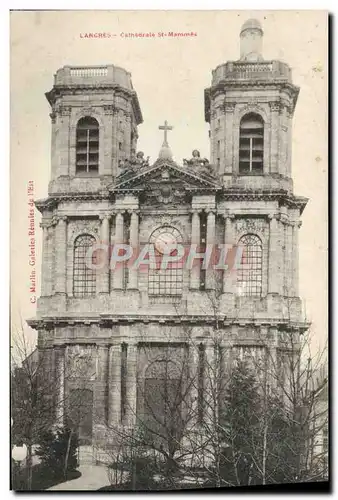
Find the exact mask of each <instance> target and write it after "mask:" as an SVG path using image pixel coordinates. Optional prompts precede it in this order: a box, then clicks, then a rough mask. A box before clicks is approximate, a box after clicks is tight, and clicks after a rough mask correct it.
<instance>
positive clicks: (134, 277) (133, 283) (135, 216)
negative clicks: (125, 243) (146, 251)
mask: <svg viewBox="0 0 338 500" xmlns="http://www.w3.org/2000/svg"><path fill="white" fill-rule="evenodd" d="M138 233H139V213H138V211H132V212H131V216H130V237H129V244H130V246H131V248H132V249H133V255H135V254H137V252H138V250H139V234H138ZM128 289H130V290H137V289H138V269H134V268H132V267H130V268H129V273H128Z"/></svg>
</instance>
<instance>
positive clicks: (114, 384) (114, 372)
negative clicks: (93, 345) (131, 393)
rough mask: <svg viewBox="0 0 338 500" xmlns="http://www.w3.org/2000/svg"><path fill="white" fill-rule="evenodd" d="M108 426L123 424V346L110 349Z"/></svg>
mask: <svg viewBox="0 0 338 500" xmlns="http://www.w3.org/2000/svg"><path fill="white" fill-rule="evenodd" d="M108 359H109V367H108V379H109V380H108V425H109V426H110V427H114V426H117V425H119V424H120V423H121V344H117V345H112V346H110V347H109V354H108Z"/></svg>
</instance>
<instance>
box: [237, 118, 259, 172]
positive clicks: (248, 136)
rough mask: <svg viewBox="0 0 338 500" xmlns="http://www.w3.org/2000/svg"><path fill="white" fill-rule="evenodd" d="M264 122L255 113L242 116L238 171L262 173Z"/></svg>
mask: <svg viewBox="0 0 338 500" xmlns="http://www.w3.org/2000/svg"><path fill="white" fill-rule="evenodd" d="M263 156H264V122H263V119H262V117H261V116H259V115H257V114H256V113H249V114H247V115H245V116H243V118H242V120H241V124H240V137H239V173H240V174H261V173H263Z"/></svg>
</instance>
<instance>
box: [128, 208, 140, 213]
mask: <svg viewBox="0 0 338 500" xmlns="http://www.w3.org/2000/svg"><path fill="white" fill-rule="evenodd" d="M126 212H127V214H130V215H133V214H134V215H139V213H140V210H139V209H138V208H137V209H134V208H127V210H126Z"/></svg>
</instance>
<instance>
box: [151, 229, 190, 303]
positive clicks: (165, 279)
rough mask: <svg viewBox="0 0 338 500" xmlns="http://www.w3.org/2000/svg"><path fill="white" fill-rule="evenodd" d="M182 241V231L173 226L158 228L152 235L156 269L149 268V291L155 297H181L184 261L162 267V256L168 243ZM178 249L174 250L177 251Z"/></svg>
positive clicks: (174, 243) (172, 298)
mask: <svg viewBox="0 0 338 500" xmlns="http://www.w3.org/2000/svg"><path fill="white" fill-rule="evenodd" d="M181 242H182V238H181V234H180V232H179V231H178V230H177V229H175V228H174V227H171V226H163V227H160V228H159V229H156V231H154V232H153V233H152V235H151V237H150V244H153V245H154V250H155V257H156V269H151V268H149V272H148V293H149V295H152V296H154V297H162V299H164V298H165V297H167V298H168V300H169V301H172V300H174V299H175V297H180V296H181V295H182V291H183V262H182V259H181V260H180V261H177V262H171V263H168V264H167V266H166V269H161V262H162V256H163V253H164V252H165V246H166V245H176V244H180V243H181ZM175 251H176V250H173V252H175Z"/></svg>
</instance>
